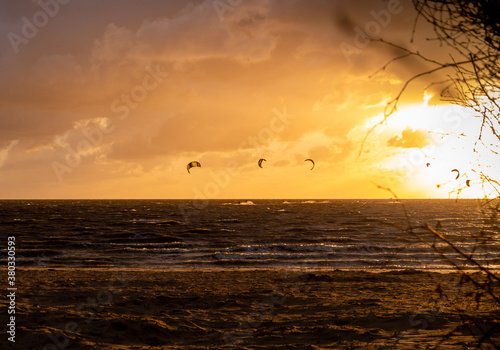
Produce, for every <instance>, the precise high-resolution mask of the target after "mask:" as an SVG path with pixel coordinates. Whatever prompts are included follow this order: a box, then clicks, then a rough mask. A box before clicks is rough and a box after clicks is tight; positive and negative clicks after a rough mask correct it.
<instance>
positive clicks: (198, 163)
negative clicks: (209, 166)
mask: <svg viewBox="0 0 500 350" xmlns="http://www.w3.org/2000/svg"><path fill="white" fill-rule="evenodd" d="M192 167H200V168H201V164H200V162H196V161H195V162H191V163H189V164H188V165H187V170H188V173H190V174H191V172H190V171H189V169H191V168H192Z"/></svg>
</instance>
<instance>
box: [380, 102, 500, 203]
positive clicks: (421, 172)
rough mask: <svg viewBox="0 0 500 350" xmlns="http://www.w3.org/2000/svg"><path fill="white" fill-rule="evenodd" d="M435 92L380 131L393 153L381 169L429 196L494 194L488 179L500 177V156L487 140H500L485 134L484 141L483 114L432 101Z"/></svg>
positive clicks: (395, 182)
mask: <svg viewBox="0 0 500 350" xmlns="http://www.w3.org/2000/svg"><path fill="white" fill-rule="evenodd" d="M430 97H431V96H429V95H425V97H424V102H423V103H422V104H420V105H412V106H405V107H403V108H401V109H400V110H399V111H398V112H396V113H395V114H393V115H392V116H391V117H390V118H389V119H388V120H387V122H386V123H385V125H384V126H383V127H381V128H380V130H379V131H378V132H377V136H376V137H377V138H378V142H379V143H381V146H385V150H386V152H387V153H386V156H385V157H384V158H383V159H382V160H381V161H380V168H381V169H382V171H383V172H385V174H388V175H387V177H388V178H389V179H390V181H388V182H389V183H390V184H392V185H393V186H396V187H398V188H399V189H400V190H401V189H404V190H406V191H409V192H410V193H412V194H413V195H417V196H423V197H447V196H455V195H459V196H460V197H461V198H464V197H466V198H482V197H485V196H492V195H493V194H494V191H493V188H492V187H491V186H489V185H488V184H485V183H484V181H483V179H484V176H489V177H492V178H494V179H495V176H498V174H499V173H500V158H499V156H498V154H495V153H494V152H492V151H491V149H488V148H487V147H485V146H484V145H496V144H498V139H496V138H495V137H494V135H488V134H486V133H483V135H482V136H481V140H482V142H478V139H479V133H480V129H481V119H480V118H477V117H474V116H473V114H472V112H471V111H469V110H467V109H465V108H462V107H459V106H453V105H437V106H429V105H428V102H429V100H430ZM384 153H385V152H384ZM454 169H457V170H458V172H457V171H453V170H454Z"/></svg>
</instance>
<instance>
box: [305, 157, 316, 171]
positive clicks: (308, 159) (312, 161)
mask: <svg viewBox="0 0 500 350" xmlns="http://www.w3.org/2000/svg"><path fill="white" fill-rule="evenodd" d="M307 161H309V162H311V163H313V166H312V168H311V170H313V169H314V160H312V159H310V158H307V159H306V160H304V162H307Z"/></svg>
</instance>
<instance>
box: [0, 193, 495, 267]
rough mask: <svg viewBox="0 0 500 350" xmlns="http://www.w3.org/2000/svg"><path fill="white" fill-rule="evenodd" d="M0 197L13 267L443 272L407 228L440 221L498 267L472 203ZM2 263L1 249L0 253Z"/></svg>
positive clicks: (2, 230) (485, 225)
mask: <svg viewBox="0 0 500 350" xmlns="http://www.w3.org/2000/svg"><path fill="white" fill-rule="evenodd" d="M404 204H405V207H406V209H407V210H408V217H407V216H405V214H404V210H403V207H402V205H401V204H400V203H397V202H395V201H393V200H326V201H321V200H317V201H301V200H290V201H283V200H254V201H236V200H217V201H210V202H196V203H193V202H192V201H173V200H164V201H162V200H130V201H123V200H116V201H108V200H94V201H0V235H1V238H2V242H4V245H5V246H6V244H7V243H6V242H7V239H6V237H7V236H9V235H15V236H16V242H17V244H16V247H17V249H18V250H17V259H18V264H19V265H20V266H41V267H137V268H169V267H176V268H178V267H197V268H221V267H222V268H224V267H231V268H232V267H236V268H238V267H245V268H280V267H292V268H294V267H314V268H367V269H370V268H376V269H384V268H387V269H394V268H439V269H442V268H450V267H451V265H450V263H449V262H447V261H445V260H443V258H442V257H440V255H439V254H437V253H436V252H435V251H434V250H433V248H432V247H431V245H432V244H434V245H435V246H436V247H438V249H441V250H442V251H443V252H444V253H445V254H446V255H447V256H448V257H450V258H451V259H452V260H453V261H454V262H456V263H463V261H464V259H462V258H459V257H458V256H457V254H456V253H454V252H453V250H452V249H451V248H450V247H449V246H448V245H447V244H446V243H444V242H442V241H441V240H439V239H436V238H435V237H434V236H432V235H431V234H429V233H428V232H427V231H425V230H423V229H419V228H417V229H415V230H414V231H415V232H416V233H417V235H418V237H420V238H422V239H424V240H425V241H426V242H427V243H426V242H422V241H420V240H419V238H418V237H416V236H414V235H412V234H411V233H409V232H408V230H407V229H408V225H409V224H408V220H407V218H408V219H409V220H410V221H409V222H410V224H411V225H412V226H413V227H418V226H422V225H424V224H426V223H428V224H429V225H430V226H433V227H434V226H435V225H436V224H437V223H438V221H439V222H440V223H441V226H442V229H440V230H439V231H440V232H442V233H443V234H444V235H445V236H446V237H447V238H448V239H450V240H451V241H452V242H454V244H456V245H457V246H458V247H460V248H461V249H462V250H463V251H465V252H467V253H469V254H470V253H473V255H472V256H473V258H475V259H477V260H478V261H479V262H481V263H482V264H485V265H488V266H490V267H492V268H500V235H499V232H498V222H497V228H496V230H497V231H496V232H495V231H494V228H493V226H492V224H491V223H489V222H487V221H486V219H487V218H488V215H485V214H484V213H483V212H482V209H481V207H480V206H479V204H478V202H477V201H474V200H459V201H458V202H455V201H454V200H406V201H404ZM1 258H2V261H3V262H5V260H6V251H5V249H3V250H2V256H1Z"/></svg>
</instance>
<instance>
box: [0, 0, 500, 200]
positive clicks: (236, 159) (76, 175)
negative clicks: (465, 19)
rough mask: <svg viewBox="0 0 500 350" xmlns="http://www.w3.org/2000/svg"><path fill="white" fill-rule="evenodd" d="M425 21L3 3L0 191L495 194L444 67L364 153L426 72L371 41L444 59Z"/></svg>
mask: <svg viewBox="0 0 500 350" xmlns="http://www.w3.org/2000/svg"><path fill="white" fill-rule="evenodd" d="M415 16H416V14H415V11H414V9H413V7H412V5H411V2H410V1H407V0H401V1H398V0H388V1H385V0H376V1H374V0H352V1H340V0H337V1H335V0H279V1H278V0H189V1H188V0H168V1H165V0H143V1H132V0H120V1H118V0H108V1H98V0H81V1H74V0H73V1H69V0H42V1H34V0H33V1H32V0H19V1H1V2H0V67H1V70H0V181H1V186H0V198H4V199H25V198H26V199H44V198H47V199H52V198H53V199H59V198H61V199H70V198H167V199H170V198H172V199H175V198H182V199H218V198H221V199H222V198H238V199H253V198H388V197H390V196H391V194H390V193H389V192H387V191H384V190H381V189H380V188H379V187H378V186H382V187H387V188H390V189H391V190H392V191H393V192H394V193H396V194H397V195H398V196H399V197H401V198H448V197H450V196H455V195H456V194H457V192H456V191H457V190H458V191H460V196H461V197H471V198H475V197H479V196H482V195H483V191H484V189H483V188H482V187H481V184H480V182H481V181H480V180H479V178H478V174H477V169H478V168H477V167H478V164H482V165H485V164H489V166H488V167H487V168H488V169H487V170H486V171H492V172H495V171H496V172H497V173H498V168H495V167H494V165H495V164H500V162H498V160H497V159H492V158H491V157H494V156H493V155H492V154H489V153H487V152H486V153H485V154H483V155H481V154H478V153H477V152H473V148H474V143H475V140H476V139H477V135H478V132H479V127H480V123H479V121H478V119H477V118H474V116H473V115H471V114H470V112H468V111H467V110H465V109H462V108H460V107H457V106H450V105H447V104H445V103H443V102H442V101H440V98H439V91H438V88H437V87H436V86H435V85H430V84H431V83H432V82H434V81H439V79H441V78H442V76H439V75H432V76H427V77H424V78H422V79H420V80H417V81H415V82H414V83H413V84H411V86H410V88H409V89H408V90H407V91H406V92H405V94H404V95H403V96H402V98H401V100H400V101H399V104H398V110H397V112H396V113H395V114H394V115H392V116H391V117H390V118H389V119H388V120H387V121H386V122H385V123H383V124H382V125H381V126H379V127H377V128H376V129H375V130H374V131H373V132H371V133H369V135H368V137H367V139H366V142H365V143H364V146H362V143H363V140H364V138H365V136H366V135H367V133H368V131H369V130H370V129H371V127H372V126H374V125H375V124H377V123H379V122H380V121H381V120H382V119H383V111H384V106H385V104H386V103H387V102H388V101H389V100H391V98H393V97H394V96H395V95H396V94H397V93H398V92H399V90H400V89H401V87H402V85H403V83H404V82H405V81H406V80H407V79H408V78H410V77H411V76H412V75H414V74H416V73H419V72H421V71H422V70H425V69H426V68H429V67H431V66H429V64H428V63H423V62H421V61H419V60H418V59H416V58H406V59H404V60H401V61H397V62H393V63H392V64H391V65H389V66H388V67H387V68H385V69H382V70H381V69H380V68H382V67H383V66H384V65H385V64H386V63H387V62H388V61H389V60H391V59H392V58H394V57H397V56H399V55H400V54H401V51H398V50H396V49H394V48H393V47H391V46H390V45H387V44H383V43H380V42H377V41H376V40H377V39H380V38H382V39H384V40H386V41H390V42H392V43H395V44H398V45H401V46H404V47H406V48H409V49H413V50H419V51H420V52H422V53H424V54H428V55H431V56H432V57H437V58H443V57H448V55H449V51H448V49H447V48H446V47H442V46H439V45H438V44H437V43H436V42H433V41H429V40H427V38H428V37H430V36H432V30H431V29H432V28H430V27H429V25H428V24H426V23H425V22H423V21H422V20H421V21H419V22H417V24H416V35H415V38H414V40H413V41H412V40H411V39H412V28H413V25H414V20H415ZM372 39H373V40H372ZM442 74H445V72H443V73H442ZM260 158H265V159H266V162H264V163H263V167H262V168H259V167H258V165H257V162H258V160H259V159H260ZM307 158H312V159H314V161H315V167H314V169H313V170H310V169H311V164H310V163H309V162H305V161H304V160H305V159H307ZM191 161H199V162H200V163H201V165H202V166H201V168H193V169H191V170H190V173H188V171H187V168H186V165H187V164H188V163H189V162H191ZM452 169H459V170H460V176H459V178H458V179H455V177H456V173H455V172H452V171H451V170H452ZM475 171H476V172H475ZM467 180H471V181H470V182H469V184H470V186H469V187H468V186H465V183H466V181H467ZM437 185H439V186H437ZM438 187H439V188H438ZM453 191H455V192H453Z"/></svg>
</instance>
